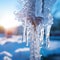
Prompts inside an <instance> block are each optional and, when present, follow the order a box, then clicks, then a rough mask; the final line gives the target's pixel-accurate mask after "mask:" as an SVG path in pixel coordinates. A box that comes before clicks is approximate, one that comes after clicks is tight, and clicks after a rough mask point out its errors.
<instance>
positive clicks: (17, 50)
mask: <svg viewBox="0 0 60 60" xmlns="http://www.w3.org/2000/svg"><path fill="white" fill-rule="evenodd" d="M24 51H30V48H19V49H16V50H15V52H16V53H18V52H24Z"/></svg>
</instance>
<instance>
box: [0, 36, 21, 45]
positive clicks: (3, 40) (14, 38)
mask: <svg viewBox="0 0 60 60" xmlns="http://www.w3.org/2000/svg"><path fill="white" fill-rule="evenodd" d="M21 38H22V37H21V36H12V37H11V38H6V37H3V38H0V45H4V44H5V43H7V42H13V43H14V42H17V43H22V40H21Z"/></svg>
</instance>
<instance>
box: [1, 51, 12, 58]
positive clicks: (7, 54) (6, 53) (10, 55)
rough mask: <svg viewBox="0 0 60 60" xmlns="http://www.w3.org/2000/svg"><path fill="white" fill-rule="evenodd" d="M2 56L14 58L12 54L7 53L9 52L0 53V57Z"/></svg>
mask: <svg viewBox="0 0 60 60" xmlns="http://www.w3.org/2000/svg"><path fill="white" fill-rule="evenodd" d="M2 54H5V55H6V56H9V57H12V54H11V53H9V52H7V51H3V52H0V55H2Z"/></svg>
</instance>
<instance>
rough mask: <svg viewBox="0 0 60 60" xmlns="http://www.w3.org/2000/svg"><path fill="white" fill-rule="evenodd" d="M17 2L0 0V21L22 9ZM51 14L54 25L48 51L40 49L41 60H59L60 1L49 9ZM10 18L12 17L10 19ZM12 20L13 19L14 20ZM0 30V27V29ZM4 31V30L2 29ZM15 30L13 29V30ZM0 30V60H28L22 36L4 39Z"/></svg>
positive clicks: (27, 47) (26, 48)
mask: <svg viewBox="0 0 60 60" xmlns="http://www.w3.org/2000/svg"><path fill="white" fill-rule="evenodd" d="M17 5H18V2H17V0H0V21H1V20H3V21H5V20H4V19H5V18H4V16H5V15H6V14H7V15H6V16H7V17H8V14H9V15H11V16H13V17H14V18H15V15H14V13H13V12H14V11H16V10H18V9H22V6H23V5H22V3H21V4H20V5H18V6H20V7H18V8H17ZM51 13H52V15H53V17H54V24H53V26H52V28H51V36H50V39H51V42H50V48H49V49H47V48H46V49H44V48H43V49H42V50H41V53H42V55H43V56H42V59H44V60H60V0H57V1H56V3H55V4H54V6H53V7H52V9H51ZM11 18H12V17H11ZM14 18H13V19H14ZM0 28H1V27H0ZM20 28H21V31H20V34H21V35H22V34H23V33H22V31H23V28H22V27H20ZM3 29H4V28H3ZM14 29H15V28H14ZM1 32H2V31H1V29H0V60H29V58H30V57H29V56H30V48H29V46H30V45H29V46H26V43H25V42H23V43H22V36H15V35H12V37H11V36H8V37H10V38H6V37H5V35H4V30H3V33H1Z"/></svg>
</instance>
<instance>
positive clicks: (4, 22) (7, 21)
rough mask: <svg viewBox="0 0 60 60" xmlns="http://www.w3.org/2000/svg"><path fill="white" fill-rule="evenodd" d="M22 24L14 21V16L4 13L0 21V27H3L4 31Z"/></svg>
mask: <svg viewBox="0 0 60 60" xmlns="http://www.w3.org/2000/svg"><path fill="white" fill-rule="evenodd" d="M20 24H22V23H21V22H19V21H18V20H15V15H14V14H10V13H6V14H4V15H3V17H2V18H1V20H0V25H1V26H3V27H4V28H5V29H10V28H14V27H17V26H19V25H20Z"/></svg>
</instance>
